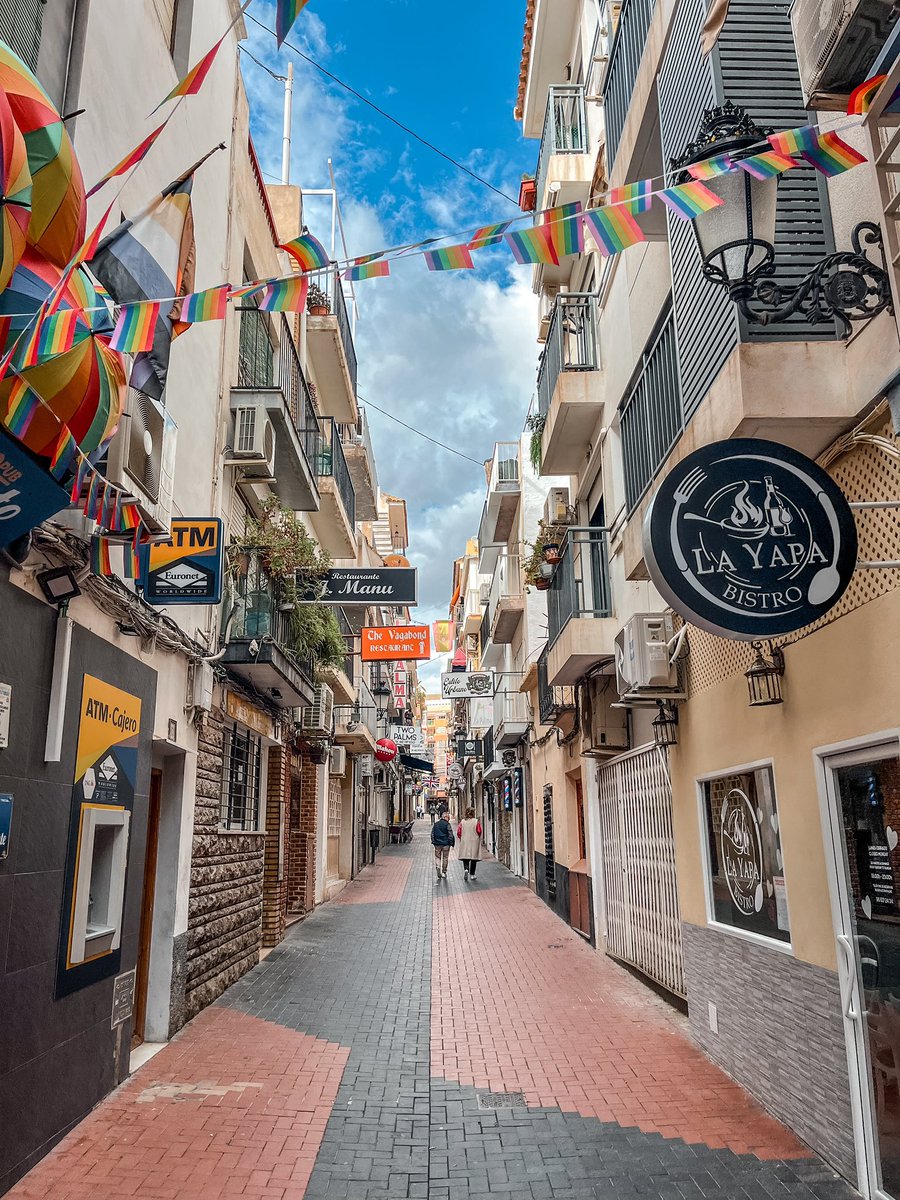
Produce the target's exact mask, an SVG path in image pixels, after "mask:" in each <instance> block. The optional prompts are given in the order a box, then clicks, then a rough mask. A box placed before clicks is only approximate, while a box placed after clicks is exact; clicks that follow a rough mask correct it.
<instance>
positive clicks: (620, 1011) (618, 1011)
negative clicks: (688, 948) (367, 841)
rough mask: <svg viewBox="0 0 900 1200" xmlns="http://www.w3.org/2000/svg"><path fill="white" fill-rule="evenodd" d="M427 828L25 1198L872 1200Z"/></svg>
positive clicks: (99, 1116) (601, 967)
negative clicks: (446, 867) (440, 847)
mask: <svg viewBox="0 0 900 1200" xmlns="http://www.w3.org/2000/svg"><path fill="white" fill-rule="evenodd" d="M428 833H429V829H428V822H426V821H419V822H418V823H417V825H416V831H415V835H414V839H413V842H412V844H411V845H408V846H399V847H390V848H389V849H386V850H385V851H384V852H383V853H381V854H380V855H379V857H378V862H377V864H376V865H375V866H374V867H369V868H368V869H367V870H366V871H365V872H364V873H363V875H362V877H361V878H360V879H359V880H357V881H356V882H354V883H351V884H350V885H349V886H348V887H347V889H346V890H345V892H344V893H343V894H342V896H341V897H340V898H339V899H338V900H337V901H335V902H334V903H331V904H328V905H325V906H323V907H322V908H321V909H317V910H316V912H315V913H313V914H312V916H310V917H309V918H308V919H307V920H306V921H304V922H303V923H301V924H299V925H297V926H295V927H294V929H293V930H292V931H291V933H290V934H289V935H288V937H287V939H286V940H285V941H284V942H283V943H282V944H281V945H280V946H279V947H278V948H277V949H275V950H273V951H272V952H271V953H270V954H269V956H268V957H267V958H266V959H265V960H264V961H263V962H262V963H261V964H260V965H259V966H258V967H257V968H256V969H255V970H253V971H252V972H250V973H249V974H248V975H246V976H245V977H244V978H243V979H242V980H241V981H240V982H239V983H237V984H236V985H235V986H234V987H232V988H231V989H230V990H229V991H228V992H227V993H226V995H225V996H224V997H223V998H222V1000H220V1001H219V1002H218V1003H216V1004H214V1005H212V1006H211V1007H209V1008H208V1009H206V1010H205V1011H204V1012H202V1013H201V1014H200V1016H198V1017H197V1018H196V1019H195V1020H194V1021H192V1022H191V1023H190V1024H189V1025H188V1026H187V1027H186V1028H185V1029H184V1030H183V1031H182V1032H181V1033H180V1034H179V1035H178V1036H177V1037H176V1038H174V1039H173V1041H172V1042H171V1043H170V1044H168V1045H167V1046H166V1047H165V1048H164V1049H163V1050H162V1051H161V1052H160V1053H158V1054H157V1055H156V1056H155V1057H154V1058H152V1059H151V1060H150V1061H149V1062H148V1063H147V1064H145V1065H144V1066H143V1067H142V1068H141V1069H139V1070H138V1071H137V1073H136V1074H135V1075H134V1076H132V1077H131V1078H130V1079H129V1080H128V1082H127V1083H125V1084H124V1085H123V1086H122V1087H121V1088H119V1090H118V1091H116V1092H115V1093H113V1094H112V1095H111V1096H110V1097H109V1098H108V1099H107V1100H105V1101H104V1102H102V1103H101V1104H100V1106H99V1107H98V1108H97V1109H96V1110H95V1111H94V1112H93V1113H92V1114H91V1115H90V1116H89V1117H88V1118H87V1119H86V1120H85V1121H83V1122H82V1123H81V1124H80V1125H79V1126H78V1127H77V1128H76V1129H75V1130H74V1131H73V1132H72V1133H70V1134H69V1136H68V1137H67V1138H66V1139H65V1140H64V1141H63V1142H62V1143H61V1144H60V1146H59V1147H58V1148H57V1149H56V1150H54V1151H53V1152H52V1153H50V1154H49V1155H48V1156H47V1157H46V1158H45V1159H44V1160H43V1161H42V1162H41V1163H40V1164H39V1165H38V1166H37V1167H36V1168H35V1169H34V1170H33V1171H32V1172H31V1174H30V1175H28V1176H27V1177H26V1178H25V1179H24V1180H22V1181H21V1182H20V1183H19V1184H18V1186H16V1187H15V1188H13V1190H12V1191H11V1192H10V1193H9V1194H10V1196H11V1197H14V1200H26V1198H27V1200H48V1198H49V1200H119V1198H124V1197H131V1196H137V1197H140V1198H141V1200H174V1198H175V1197H178V1198H179V1200H201V1198H202V1200H226V1198H230V1200H237V1198H238V1197H240V1198H241V1200H250V1198H253V1200H300V1198H301V1197H304V1196H305V1197H308V1198H309V1200H313V1198H325V1197H327V1198H328V1200H343V1198H345V1197H346V1198H351V1197H353V1198H357V1200H375V1198H376V1197H379V1198H384V1200H388V1198H390V1200H399V1198H400V1197H423V1198H425V1197H427V1198H429V1200H449V1198H450V1197H453V1198H454V1200H456V1198H459V1197H468V1196H472V1197H476V1196H483V1197H494V1196H498V1197H499V1196H507V1197H534V1200H542V1198H549V1197H597V1198H598V1200H600V1198H602V1200H607V1198H612V1197H616V1198H620V1197H631V1196H645V1197H660V1198H662V1197H667V1198H672V1200H680V1198H682V1197H683V1198H689V1197H698V1198H700V1197H707V1198H709V1200H713V1198H716V1200H717V1198H719V1197H721V1198H723V1200H724V1198H725V1197H727V1198H728V1200H738V1198H744V1197H746V1198H748V1200H767V1197H783V1198H788V1197H797V1198H799V1197H806V1198H810V1197H823V1198H824V1197H829V1198H833V1200H838V1198H844V1197H847V1198H849V1197H851V1196H852V1195H854V1194H855V1193H853V1192H852V1191H851V1189H850V1188H848V1187H847V1185H846V1184H844V1183H843V1182H841V1181H840V1180H839V1179H838V1178H837V1177H836V1176H835V1174H834V1173H833V1172H832V1171H831V1170H830V1169H829V1168H828V1167H827V1166H825V1165H824V1164H823V1163H822V1162H821V1161H820V1160H819V1159H817V1158H816V1157H814V1156H813V1155H812V1154H811V1153H810V1152H809V1151H808V1150H807V1149H806V1147H804V1146H803V1145H802V1144H801V1143H799V1142H798V1141H797V1140H796V1139H795V1138H794V1137H793V1135H791V1134H790V1133H789V1132H788V1131H787V1130H785V1129H784V1128H783V1127H782V1126H781V1125H780V1124H778V1123H777V1122H776V1121H774V1120H772V1119H771V1118H770V1117H768V1116H767V1115H766V1114H765V1113H764V1112H763V1111H762V1110H761V1109H760V1108H759V1107H758V1106H757V1105H756V1104H755V1103H754V1102H753V1101H752V1100H751V1099H750V1098H749V1097H748V1096H747V1094H746V1093H745V1092H744V1091H743V1090H742V1089H741V1088H740V1087H738V1086H737V1085H736V1084H734V1083H733V1082H732V1081H731V1080H729V1079H728V1078H727V1077H726V1076H725V1075H724V1074H723V1073H722V1072H721V1071H720V1070H719V1069H718V1068H717V1067H715V1066H713V1065H712V1064H711V1063H710V1062H709V1061H708V1060H707V1059H706V1058H705V1057H704V1056H703V1055H702V1054H701V1053H700V1052H699V1051H698V1050H696V1049H695V1048H694V1047H693V1045H692V1044H691V1042H690V1040H689V1038H688V1037H687V1033H686V1022H685V1021H684V1020H683V1019H682V1017H681V1016H680V1015H679V1014H678V1013H677V1012H675V1011H674V1010H672V1009H671V1008H670V1007H669V1006H668V1005H667V1004H666V1003H664V1002H663V1001H662V1000H660V999H658V998H657V997H656V996H654V994H653V993H651V992H650V991H649V990H648V989H647V988H645V987H644V986H643V985H642V984H641V983H640V982H638V981H636V980H635V979H633V978H632V977H631V976H630V975H629V974H627V973H626V972H625V971H624V970H622V969H621V968H620V967H618V966H617V965H616V964H615V963H613V962H612V961H611V960H609V959H608V958H605V957H603V956H600V955H597V954H596V953H595V952H594V951H593V950H592V949H590V948H589V947H588V946H587V945H586V944H585V943H583V942H582V941H581V940H580V939H579V937H578V936H577V934H575V933H573V932H572V931H571V930H570V929H569V928H568V927H567V926H566V925H564V924H563V923H562V922H561V921H559V920H558V919H557V918H556V917H555V916H554V915H553V914H552V913H551V912H550V911H549V910H548V909H546V908H545V907H544V905H543V904H541V902H540V901H539V900H538V899H536V898H535V896H533V895H532V894H531V892H530V891H529V890H528V889H527V888H526V887H525V886H524V885H522V884H521V883H520V881H519V880H517V879H515V878H514V877H513V876H512V875H510V874H509V872H508V871H507V870H506V869H505V868H504V867H502V866H499V865H497V864H496V863H494V862H485V863H482V864H481V866H480V868H479V871H478V881H477V883H475V884H470V883H465V882H464V881H463V877H462V871H461V866H460V864H459V863H458V862H457V861H456V860H455V859H453V860H451V864H450V874H449V878H448V880H447V881H446V882H441V883H437V882H436V881H435V878H434V871H433V868H432V856H431V848H430V845H429V837H428ZM6 1136H7V1137H11V1138H14V1137H16V1136H17V1131H16V1129H15V1127H14V1121H13V1120H11V1121H10V1122H9V1124H8V1125H7V1128H6Z"/></svg>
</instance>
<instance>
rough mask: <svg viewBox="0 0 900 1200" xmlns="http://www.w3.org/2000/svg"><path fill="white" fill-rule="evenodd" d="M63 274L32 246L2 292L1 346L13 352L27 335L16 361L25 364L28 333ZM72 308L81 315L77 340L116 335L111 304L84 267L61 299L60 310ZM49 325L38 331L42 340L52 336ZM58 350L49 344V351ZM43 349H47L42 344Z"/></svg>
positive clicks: (19, 348) (71, 280) (67, 285)
mask: <svg viewBox="0 0 900 1200" xmlns="http://www.w3.org/2000/svg"><path fill="white" fill-rule="evenodd" d="M60 275H61V272H60V270H59V268H58V267H55V266H54V265H53V263H50V262H48V261H47V260H46V259H45V258H43V257H42V256H41V255H40V254H39V253H38V252H37V251H36V250H34V249H32V248H31V247H30V246H29V247H27V248H26V250H25V252H24V254H23V255H22V260H21V262H20V263H19V265H18V267H17V268H16V270H15V271H14V272H13V275H12V278H11V279H10V281H9V284H8V286H7V288H6V290H5V291H3V292H0V346H3V347H5V350H9V349H10V348H11V347H12V345H13V343H14V342H15V341H16V339H17V338H18V337H19V335H20V334H21V335H23V336H22V339H21V343H20V344H19V345H18V346H17V347H16V351H17V358H16V360H14V361H18V362H20V363H21V362H22V361H23V360H22V357H21V353H22V350H23V349H24V344H25V341H26V338H27V334H26V333H25V332H24V331H25V330H28V331H29V332H30V331H31V330H32V329H33V321H34V317H35V316H36V314H37V312H38V310H39V309H40V307H41V305H42V304H43V303H44V301H45V300H46V299H47V297H48V296H49V295H50V293H51V292H52V291H53V289H54V288H55V287H56V285H57V284H58V283H59V280H60ZM68 309H75V310H76V311H77V312H78V317H77V319H76V322H75V330H74V338H75V340H76V341H80V340H81V338H85V337H87V336H88V334H90V333H107V334H111V333H112V331H113V328H114V323H113V320H112V316H111V314H110V311H109V308H108V306H107V303H106V301H105V299H104V297H101V295H100V294H99V292H98V291H97V288H96V286H95V285H94V284H93V283H92V282H91V279H90V277H89V276H88V274H87V272H86V271H85V270H84V268H82V267H78V268H76V270H75V271H73V273H72V275H71V276H70V278H69V280H68V282H67V284H66V286H65V287H64V288H63V290H62V293H61V295H60V297H59V303H58V307H57V311H58V312H65V311H67V310H68ZM49 326H50V321H49V320H45V321H44V323H43V326H42V327H41V329H39V330H38V337H39V339H40V337H41V334H42V333H49ZM66 348H67V349H68V347H66ZM54 349H55V348H54V347H53V346H52V345H49V346H47V349H46V352H52V351H53V350H54ZM39 350H43V348H42V347H41V346H40V345H39ZM4 352H5V351H4ZM46 352H45V353H46Z"/></svg>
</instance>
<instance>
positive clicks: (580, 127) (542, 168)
mask: <svg viewBox="0 0 900 1200" xmlns="http://www.w3.org/2000/svg"><path fill="white" fill-rule="evenodd" d="M587 135H588V130H587V119H586V116H585V108H584V85H583V84H580V83H567V84H562V85H560V86H558V87H551V88H550V94H549V96H548V97H547V113H546V115H545V117H544V132H543V135H542V137H541V149H540V153H539V154H538V165H537V172H536V179H535V187H536V190H537V205H538V208H541V207H542V204H543V196H544V189H545V188H546V185H547V172H548V170H549V169H550V158H551V157H552V155H554V154H586V153H587V148H588V144H587V141H588V136H587Z"/></svg>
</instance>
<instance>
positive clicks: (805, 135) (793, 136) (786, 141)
mask: <svg viewBox="0 0 900 1200" xmlns="http://www.w3.org/2000/svg"><path fill="white" fill-rule="evenodd" d="M769 145H770V146H771V147H772V149H773V150H774V151H775V152H776V154H787V155H792V154H800V155H805V154H806V153H807V151H813V152H815V151H816V150H818V148H819V131H818V129H815V128H814V127H813V126H812V125H801V126H800V127H799V129H783V130H782V131H781V132H780V133H773V134H771V135H770V136H769Z"/></svg>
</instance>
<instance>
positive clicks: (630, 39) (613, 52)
mask: <svg viewBox="0 0 900 1200" xmlns="http://www.w3.org/2000/svg"><path fill="white" fill-rule="evenodd" d="M655 8H656V0H625V2H624V3H623V5H622V11H621V13H620V14H619V25H618V28H617V29H616V35H615V37H614V38H613V43H612V46H610V49H609V64H608V65H607V68H606V79H605V80H604V86H603V111H604V113H605V116H606V170H607V173H609V172H610V171H611V170H612V166H613V163H614V162H615V159H616V153H617V151H618V149H619V142H620V141H621V139H622V131H623V129H624V128H625V120H626V118H627V116H628V108H629V105H630V104H631V97H632V94H633V92H634V85H635V81H636V79H637V73H638V68H639V67H640V65H641V59H642V58H643V55H644V46H645V45H646V43H647V34H648V32H649V30H650V22H651V21H652V20H653V10H654V9H655Z"/></svg>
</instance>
